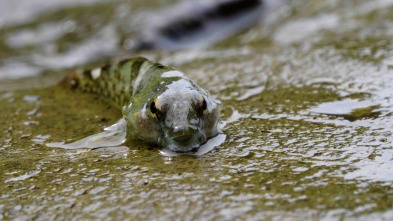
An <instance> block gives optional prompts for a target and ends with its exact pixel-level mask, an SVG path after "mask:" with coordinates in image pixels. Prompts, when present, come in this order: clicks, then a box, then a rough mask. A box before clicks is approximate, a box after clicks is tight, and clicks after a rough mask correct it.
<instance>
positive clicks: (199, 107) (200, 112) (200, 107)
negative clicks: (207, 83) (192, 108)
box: [197, 98, 207, 115]
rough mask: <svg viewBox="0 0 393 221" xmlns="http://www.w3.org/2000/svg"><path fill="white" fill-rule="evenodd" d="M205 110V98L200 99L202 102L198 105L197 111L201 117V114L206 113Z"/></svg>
mask: <svg viewBox="0 0 393 221" xmlns="http://www.w3.org/2000/svg"><path fill="white" fill-rule="evenodd" d="M206 109H207V103H206V100H205V98H202V100H201V101H200V103H199V106H198V107H197V111H198V112H199V114H200V115H203V113H204V112H205V111H206Z"/></svg>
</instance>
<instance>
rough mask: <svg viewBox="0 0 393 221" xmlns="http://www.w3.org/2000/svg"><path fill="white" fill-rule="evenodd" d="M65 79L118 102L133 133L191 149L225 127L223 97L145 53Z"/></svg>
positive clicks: (171, 147) (75, 87)
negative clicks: (223, 121)
mask: <svg viewBox="0 0 393 221" xmlns="http://www.w3.org/2000/svg"><path fill="white" fill-rule="evenodd" d="M60 84H61V85H63V86H67V87H69V88H72V89H73V90H80V91H83V92H88V93H94V94H97V95H101V96H103V97H105V98H107V100H109V102H110V103H111V104H113V105H114V106H115V107H118V109H119V110H121V111H122V114H123V117H124V119H125V121H126V123H127V139H132V140H141V141H143V142H145V143H147V144H153V145H158V146H161V147H164V148H168V149H169V150H171V151H174V152H178V153H187V152H193V151H196V150H198V148H199V147H200V146H201V145H202V144H204V143H206V141H207V140H208V139H209V138H212V137H215V136H216V135H218V134H219V133H220V131H219V129H218V127H217V125H218V122H219V118H220V110H221V107H222V104H221V102H220V101H219V100H218V99H215V98H213V97H212V96H211V95H210V93H209V92H208V91H206V90H204V89H202V88H201V87H199V86H198V85H197V84H196V83H195V82H194V81H193V80H192V79H191V78H189V77H188V76H187V75H186V74H185V73H183V72H182V71H180V70H178V69H176V68H174V67H171V66H165V65H162V64H160V63H156V62H153V61H150V60H148V59H146V58H143V57H137V58H129V59H125V60H122V61H119V62H117V63H114V64H108V65H104V66H102V67H98V68H94V69H90V70H78V71H75V72H73V73H71V74H69V75H67V76H65V77H64V79H63V80H62V81H61V83H60Z"/></svg>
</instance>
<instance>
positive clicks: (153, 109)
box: [150, 101, 158, 115]
mask: <svg viewBox="0 0 393 221" xmlns="http://www.w3.org/2000/svg"><path fill="white" fill-rule="evenodd" d="M150 112H151V113H152V114H154V115H156V114H157V113H158V109H157V107H156V102H155V101H152V102H151V104H150Z"/></svg>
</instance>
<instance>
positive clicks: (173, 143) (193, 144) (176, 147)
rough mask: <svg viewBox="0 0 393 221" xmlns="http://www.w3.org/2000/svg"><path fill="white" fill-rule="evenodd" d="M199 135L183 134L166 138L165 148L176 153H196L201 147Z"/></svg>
mask: <svg viewBox="0 0 393 221" xmlns="http://www.w3.org/2000/svg"><path fill="white" fill-rule="evenodd" d="M200 140H201V139H200V135H199V134H198V133H197V134H194V133H192V134H184V135H179V136H175V137H167V142H168V145H167V147H168V148H169V149H170V150H172V151H174V152H177V153H189V152H194V151H197V150H198V148H199V147H200V146H201V144H200V143H201V142H200Z"/></svg>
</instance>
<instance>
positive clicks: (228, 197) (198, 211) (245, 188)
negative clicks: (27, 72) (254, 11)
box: [0, 0, 393, 220]
mask: <svg viewBox="0 0 393 221" xmlns="http://www.w3.org/2000/svg"><path fill="white" fill-rule="evenodd" d="M157 4H158V3H157ZM370 4H372V5H371V6H372V7H371V6H370ZM145 6H146V5H145ZM392 6H393V1H389V0H377V1H374V2H369V1H365V0H360V1H359V0H349V1H345V2H344V1H333V0H324V1H309V0H302V1H296V2H289V3H288V4H287V3H285V4H284V5H283V6H282V8H280V9H279V13H278V15H279V16H278V19H276V20H274V21H272V22H273V23H271V24H270V25H269V24H268V25H261V26H258V27H255V28H254V29H251V30H249V31H247V32H245V33H242V34H239V35H237V36H235V37H234V38H232V39H228V40H227V41H224V42H222V43H221V44H219V45H218V46H217V47H213V48H209V49H201V50H199V51H179V52H149V53H143V55H144V56H147V57H149V58H150V59H154V60H157V61H161V62H163V63H165V64H175V66H177V67H179V68H181V69H182V70H184V71H186V72H187V73H189V74H190V77H191V78H192V79H194V80H196V82H198V84H199V85H201V86H202V87H204V88H206V89H207V90H209V91H212V94H214V95H216V96H217V97H219V98H220V99H221V100H222V102H223V106H224V107H226V108H224V110H223V113H222V115H223V118H224V119H228V122H227V124H226V126H225V128H224V133H225V134H227V141H226V142H225V143H224V144H223V145H221V146H219V147H218V148H216V149H214V150H212V151H211V152H209V153H207V154H205V155H202V156H177V157H166V156H162V155H160V154H159V152H158V151H159V150H158V149H157V148H154V147H148V146H146V145H144V144H140V143H127V144H126V145H125V146H126V147H125V146H121V147H111V148H105V149H97V150H59V149H51V148H48V147H45V145H43V144H44V143H45V142H52V141H58V140H60V139H61V138H62V137H70V138H79V137H85V136H87V135H90V134H93V133H96V132H99V131H100V129H101V128H103V127H105V126H108V125H110V124H112V123H114V122H115V121H116V120H117V119H118V118H120V113H119V112H118V111H116V110H115V109H113V108H111V107H110V106H109V105H107V104H106V103H105V102H102V101H101V100H100V99H99V98H96V97H95V96H92V95H88V94H83V93H79V92H74V93H70V92H69V91H65V90H62V89H60V88H57V87H50V88H40V86H38V87H39V88H38V89H28V90H27V89H26V90H23V88H24V87H28V86H29V81H26V80H24V81H25V82H23V81H19V80H17V81H2V82H0V87H1V89H2V90H1V91H2V92H1V95H0V106H1V107H2V108H1V109H0V113H1V114H0V174H2V176H1V177H0V219H16V218H19V219H23V218H25V219H37V220H43V219H48V218H51V219H62V218H64V219H72V218H74V219H91V220H92V219H105V218H108V219H111V218H112V219H126V220H127V219H128V220H131V219H149V218H150V219H151V218H154V219H159V220H165V219H206V220H217V219H218V220H223V219H234V218H237V219H251V220H259V219H267V220H273V219H291V220H319V219H328V220H341V219H347V220H368V219H374V220H384V219H385V220H390V219H392V218H393V198H392V196H393V188H392V186H393V185H392V184H393V183H392V182H393V180H392V177H393V176H392V171H393V159H392V156H393V154H392V153H393V139H392V134H393V130H392V127H391V123H392V122H393V115H392V113H393V103H392V101H393V99H392V98H393V86H392V85H393V73H392V68H391V67H392V64H393V50H392V46H393V42H392V40H391V39H392V38H391V35H392V33H393V32H392V30H393V29H392V26H391V23H393V21H392V19H391V15H390V14H389V13H385V11H388V10H389V9H390V8H391V7H392ZM86 7H89V6H86ZM141 8H143V7H142V6H141ZM326 14H328V15H329V16H331V15H332V14H333V16H337V19H338V20H337V21H338V22H337V23H335V25H334V26H328V27H326V26H325V29H308V30H311V31H310V32H309V33H307V35H304V39H302V40H300V41H298V40H297V39H293V41H291V43H289V44H286V45H283V43H280V42H278V41H277V40H276V39H275V38H274V36H275V35H274V33H285V31H286V30H289V29H287V27H285V26H284V24H287V25H298V24H303V25H309V24H310V23H308V22H309V21H310V20H311V21H312V20H313V18H315V16H317V17H318V16H323V15H326ZM108 19H109V18H108ZM304 19H306V21H307V22H305V23H302V22H304V21H305V20H304ZM80 22H83V21H78V23H80ZM85 22H87V21H85ZM27 26H28V25H27ZM27 26H26V27H27ZM284 27H285V28H284ZM370 27H371V29H370ZM373 27H376V28H377V27H383V28H381V29H378V28H377V29H374V28H373ZM281 28H283V29H284V30H282V29H281ZM15 29H17V27H15ZM32 29H34V28H33V27H32ZM280 29H281V30H280ZM94 30H96V31H98V30H97V29H94ZM370 30H371V31H370ZM372 30H378V31H377V32H376V31H372ZM85 37H86V38H89V36H85ZM289 37H291V36H288V38H289ZM265 39H269V41H268V42H265V41H264V40H265ZM373 39H375V40H373ZM295 40H296V41H295ZM381 42H382V43H381ZM349 43H350V44H349ZM55 44H56V43H55ZM259 46H260V47H259ZM262 46H263V47H262ZM18 50H19V49H18ZM21 50H22V49H21ZM23 50H24V51H30V49H28V48H23ZM9 56H10V59H11V57H12V56H14V55H13V54H10V55H9ZM86 65H89V64H86ZM54 75H56V74H54V72H51V71H50V72H48V73H47V74H46V75H43V76H41V78H42V80H43V81H46V80H50V79H53V78H56V77H57V76H60V75H61V74H57V75H56V76H54ZM36 80H37V79H35V80H34V81H36ZM36 82H37V81H36ZM51 82H53V81H51ZM9 83H12V85H13V88H15V87H19V90H15V89H11V88H9V87H8V86H7V85H6V84H9ZM258 87H264V89H263V91H262V92H261V93H252V92H253V89H255V88H258ZM4 88H6V89H4ZM25 96H38V97H39V99H38V100H37V101H31V99H27V100H29V101H30V102H29V101H25V100H24V97H25ZM239 98H241V99H239ZM346 99H352V100H357V101H359V102H363V103H370V104H372V105H371V106H370V107H369V108H370V109H372V111H371V112H376V113H378V114H376V115H373V114H371V115H369V114H365V115H363V114H362V117H356V118H355V120H353V121H349V120H347V119H345V116H341V115H325V114H319V113H315V112H313V111H312V110H313V108H315V107H317V106H319V105H322V104H324V103H326V104H329V103H331V102H338V101H342V100H346ZM33 100H34V99H33ZM376 104H377V105H376ZM231 107H232V108H231ZM231 116H232V117H231ZM49 135H50V136H49Z"/></svg>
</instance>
